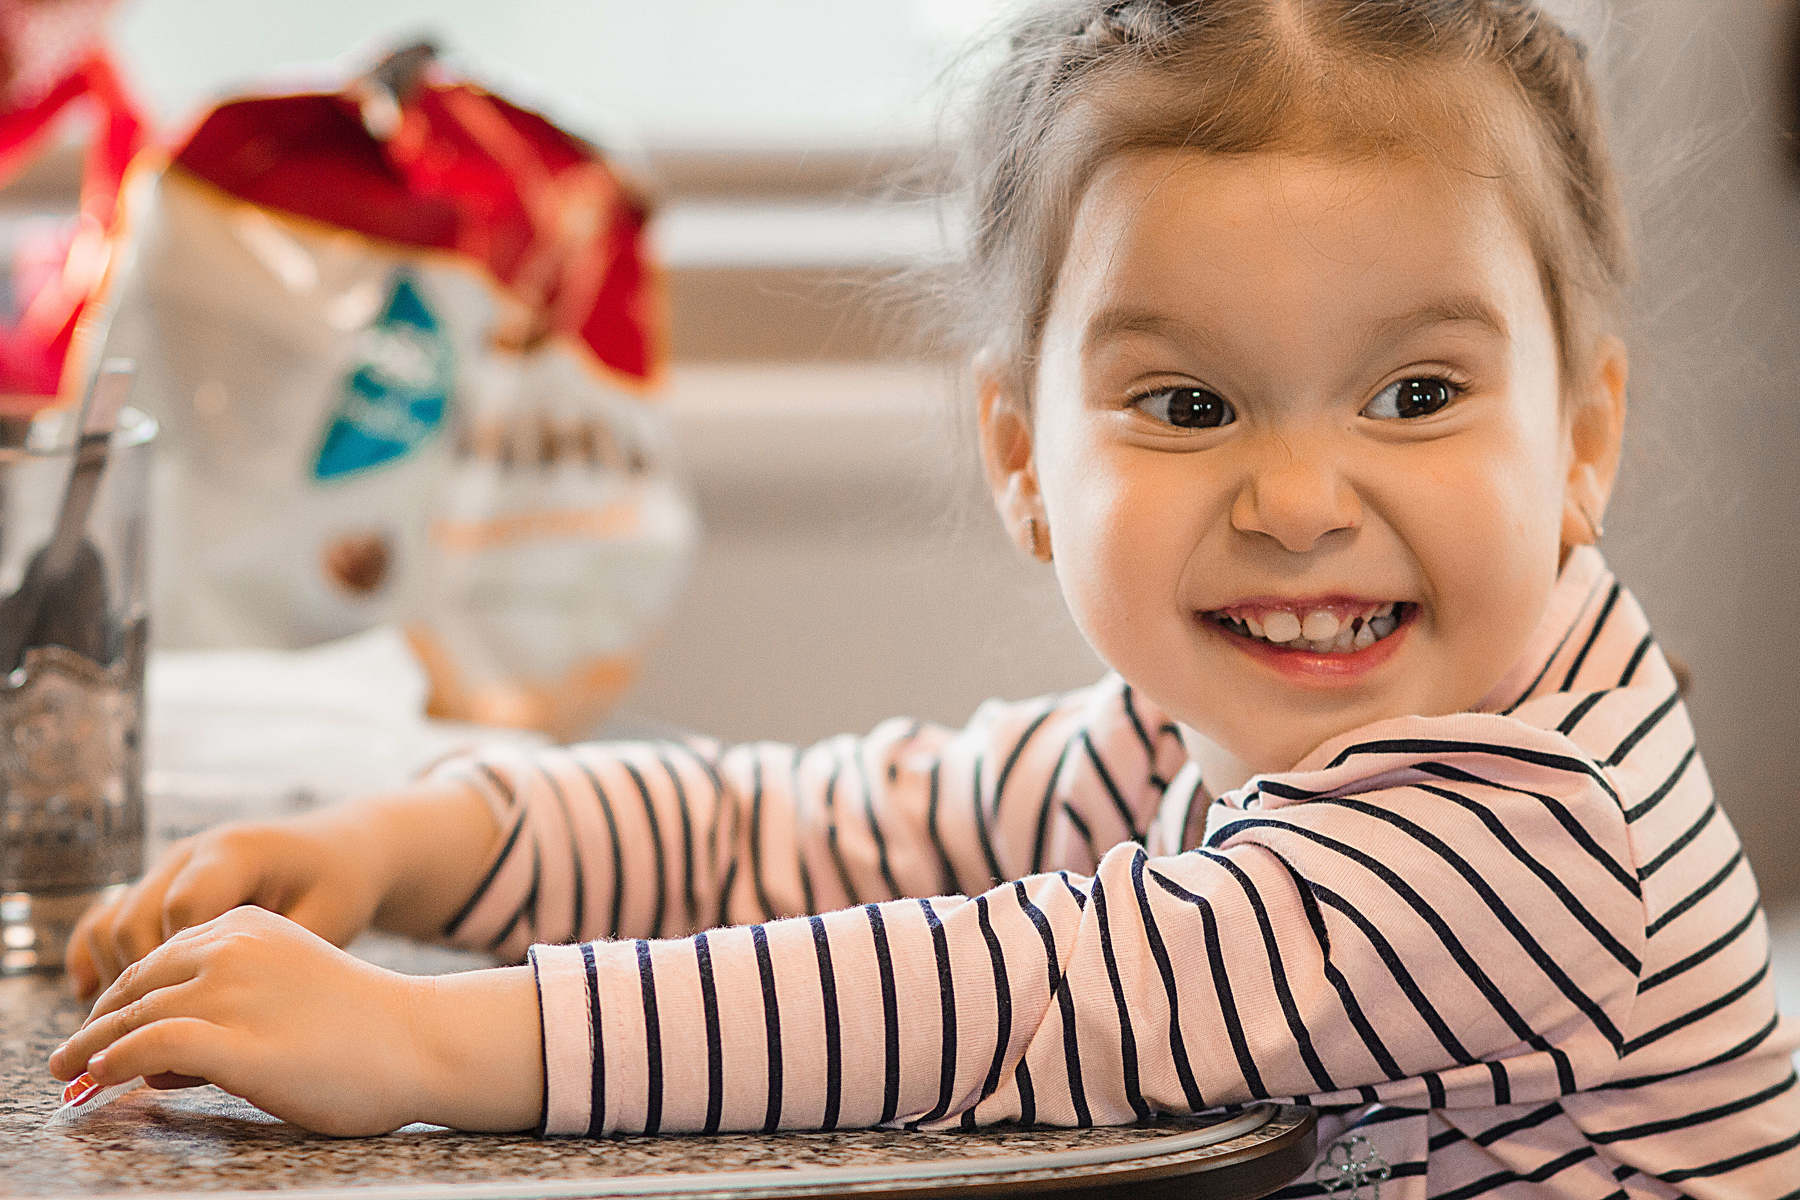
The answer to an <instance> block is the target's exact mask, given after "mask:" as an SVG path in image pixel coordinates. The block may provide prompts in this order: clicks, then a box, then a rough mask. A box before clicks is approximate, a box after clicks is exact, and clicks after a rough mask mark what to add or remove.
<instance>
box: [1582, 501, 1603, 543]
mask: <svg viewBox="0 0 1800 1200" xmlns="http://www.w3.org/2000/svg"><path fill="white" fill-rule="evenodd" d="M1577 511H1579V512H1580V513H1581V519H1582V520H1583V521H1584V522H1586V523H1587V528H1588V545H1590V546H1592V545H1594V544H1596V543H1598V542H1599V541H1600V539H1601V538H1603V537H1605V536H1606V526H1604V525H1602V524H1601V523H1600V522H1598V521H1596V520H1594V514H1593V513H1591V512H1589V511H1588V506H1587V505H1585V504H1583V505H1581V506H1580V507H1579V508H1578V509H1577Z"/></svg>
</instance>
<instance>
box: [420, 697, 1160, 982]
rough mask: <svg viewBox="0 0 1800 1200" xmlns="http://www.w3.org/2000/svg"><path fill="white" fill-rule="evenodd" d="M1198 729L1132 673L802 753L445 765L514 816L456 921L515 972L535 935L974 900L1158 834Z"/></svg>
mask: <svg viewBox="0 0 1800 1200" xmlns="http://www.w3.org/2000/svg"><path fill="white" fill-rule="evenodd" d="M1184 757H1185V756H1184V753H1183V751H1182V748H1181V743H1180V737H1179V734H1178V733H1177V732H1176V730H1175V728H1174V726H1173V725H1171V724H1169V723H1168V722H1167V721H1166V720H1165V719H1164V718H1163V717H1162V716H1161V715H1160V714H1159V713H1157V712H1156V711H1155V710H1154V709H1153V708H1151V707H1150V706H1148V705H1147V704H1145V703H1144V702H1143V701H1142V700H1141V699H1140V698H1138V697H1136V696H1135V695H1134V694H1133V692H1132V690H1131V689H1130V688H1129V687H1127V686H1125V685H1124V683H1123V682H1122V681H1120V680H1118V679H1117V678H1116V677H1115V678H1111V679H1108V680H1106V681H1103V682H1102V683H1100V684H1098V685H1096V686H1094V687H1091V688H1086V689H1082V690H1080V691H1077V692H1071V693H1067V694H1064V695H1058V696H1049V697H1044V698H1041V699H1038V700H1034V701H1027V702H1023V703H1017V704H1003V703H990V704H987V705H984V706H982V708H981V709H980V710H979V711H978V712H977V713H976V714H975V716H974V717H973V719H972V720H971V721H970V723H969V724H968V725H967V726H966V727H965V728H962V729H945V728H942V727H938V726H931V725H923V724H920V723H919V722H915V721H899V720H896V721H890V722H887V723H884V724H883V725H881V726H880V727H878V728H877V729H875V730H874V731H873V732H871V733H870V734H868V735H866V736H863V737H839V738H833V739H830V740H828V741H825V742H821V743H819V744H818V745H815V746H811V747H807V748H798V747H793V746H785V745H777V744H773V743H755V744H749V745H742V746H735V747H731V748H726V749H722V748H720V747H718V746H716V745H714V744H712V743H707V742H700V741H694V742H686V743H681V742H664V743H649V742H640V743H595V744H591V745H584V746H574V747H568V748H558V749H553V750H547V751H530V752H524V753H504V754H495V755H487V756H482V757H477V758H471V759H466V760H463V761H461V762H458V763H453V764H450V765H448V766H447V767H446V768H444V769H443V770H441V771H440V772H439V773H438V774H437V776H436V778H437V780H438V781H439V782H441V783H449V782H455V783H458V784H461V785H463V786H465V787H467V788H469V789H470V791H471V792H472V793H479V794H481V795H482V796H485V797H486V799H487V801H488V802H489V803H490V804H491V805H492V806H493V808H494V809H495V810H496V811H497V812H499V813H501V814H502V815H501V818H500V820H501V830H500V833H499V834H498V836H497V837H496V838H495V840H494V845H495V846H496V847H497V850H496V852H495V854H494V857H493V859H492V861H491V862H489V863H488V864H487V865H486V869H485V870H484V871H482V872H480V874H479V879H478V881H477V882H476V883H474V884H473V885H472V887H471V890H470V891H468V892H467V893H466V900H465V903H464V904H463V905H461V906H460V907H459V908H457V909H456V911H455V912H453V913H452V914H450V915H449V917H448V919H447V920H446V922H445V923H444V925H443V927H442V928H441V929H440V930H439V932H441V933H442V934H443V935H444V936H446V937H448V938H449V939H450V940H452V941H454V942H456V943H458V944H461V945H466V946H470V947H475V948H481V949H486V950H490V951H493V952H497V953H499V954H500V955H501V956H503V957H506V958H510V959H514V960H518V959H521V958H522V957H523V955H524V952H525V948H526V947H527V946H528V945H530V944H532V943H533V942H570V941H580V940H584V939H588V938H595V937H621V936H622V937H632V936H647V937H657V936H670V935H674V934H679V933H687V932H691V931H693V930H696V929H704V928H708V927H711V926H714V925H726V924H742V923H746V922H751V921H759V920H769V919H772V918H777V917H781V916H798V915H803V914H810V913H818V912H829V911H832V910H834V909H840V908H844V907H848V906H851V905H856V904H862V903H866V902H869V901H879V900H887V899H892V898H895V897H898V896H930V895H951V894H958V893H973V892H979V891H983V890H986V889H987V888H989V887H992V886H993V885H994V884H996V883H999V882H1001V881H1003V880H1007V879H1013V878H1019V877H1022V876H1025V875H1029V874H1032V873H1033V872H1036V871H1040V870H1043V869H1044V868H1045V867H1046V866H1047V865H1049V864H1051V863H1055V864H1057V865H1059V866H1067V867H1070V868H1072V869H1077V870H1090V869H1092V867H1093V866H1094V864H1095V863H1096V862H1098V859H1099V855H1100V852H1101V851H1102V850H1104V849H1105V848H1106V847H1109V846H1111V845H1113V844H1114V843H1116V842H1119V841H1121V840H1126V839H1131V838H1140V839H1141V838H1144V837H1146V836H1147V834H1148V832H1149V827H1150V823H1151V821H1152V817H1153V815H1154V814H1155V813H1156V812H1157V810H1158V807H1159V805H1161V803H1162V801H1163V798H1164V794H1165V790H1166V788H1167V786H1168V783H1169V779H1170V776H1172V775H1173V774H1174V773H1175V771H1176V770H1177V769H1178V768H1179V766H1180V764H1181V763H1182V762H1183V761H1184Z"/></svg>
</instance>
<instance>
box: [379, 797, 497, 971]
mask: <svg viewBox="0 0 1800 1200" xmlns="http://www.w3.org/2000/svg"><path fill="white" fill-rule="evenodd" d="M349 811H350V812H351V813H352V814H353V816H352V824H353V825H354V836H357V837H360V838H362V839H364V840H365V841H366V842H367V844H368V851H369V855H370V859H369V862H370V867H369V870H370V873H371V875H372V876H373V882H374V883H375V885H376V887H377V890H378V893H379V896H380V901H379V904H378V907H377V910H376V913H375V925H376V926H377V927H379V928H382V929H386V930H389V931H391V932H394V933H400V934H405V935H407V936H410V937H416V938H423V939H430V938H435V937H437V936H439V934H440V933H441V932H442V928H443V925H444V922H445V921H447V920H449V918H450V916H451V915H452V914H453V913H454V912H455V911H456V910H457V908H458V907H460V906H461V904H462V902H463V901H464V900H465V899H466V898H467V897H468V895H469V893H470V892H471V891H472V890H473V889H474V887H475V885H476V883H477V882H478V881H479V880H480V877H481V872H482V870H483V869H484V868H485V867H486V866H487V862H488V858H489V856H490V854H491V852H492V850H493V847H494V842H495V840H496V839H497V838H498V836H499V832H500V828H499V824H498V822H496V821H495V819H494V816H493V813H492V811H491V809H490V808H489V806H488V804H487V801H486V800H484V799H483V798H482V797H480V796H479V795H477V794H475V793H474V792H472V791H470V790H469V789H467V788H465V787H461V786H458V785H455V784H415V785H413V786H412V787H410V788H407V789H405V790H402V791H397V792H391V793H388V794H385V795H382V796H377V797H372V798H370V799H368V800H365V801H361V802H358V803H356V804H354V805H352V806H349Z"/></svg>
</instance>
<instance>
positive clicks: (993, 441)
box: [975, 353, 1044, 558]
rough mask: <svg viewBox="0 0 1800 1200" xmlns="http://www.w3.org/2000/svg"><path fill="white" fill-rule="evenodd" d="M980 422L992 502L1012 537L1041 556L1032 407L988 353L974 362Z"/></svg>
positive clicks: (1041, 518) (1041, 521)
mask: <svg viewBox="0 0 1800 1200" xmlns="http://www.w3.org/2000/svg"><path fill="white" fill-rule="evenodd" d="M975 380H976V387H977V389H978V390H977V396H978V403H979V405H980V408H979V413H980V421H981V463H982V466H983V468H985V470H986V472H987V481H988V489H989V491H991V492H992V493H993V496H994V507H995V508H996V509H998V510H999V513H1000V519H1001V520H1002V521H1004V522H1005V523H1006V531H1007V533H1009V534H1010V535H1011V536H1012V540H1013V541H1014V542H1015V543H1016V544H1017V545H1018V546H1019V547H1020V548H1021V549H1023V550H1024V551H1025V552H1026V553H1027V554H1030V555H1031V556H1033V557H1034V558H1040V557H1042V554H1041V552H1040V550H1039V547H1040V546H1041V545H1042V540H1043V537H1044V532H1043V528H1044V505H1043V500H1042V498H1041V497H1040V496H1039V494H1038V486H1037V468H1036V466H1035V465H1034V464H1033V462H1032V457H1031V454H1032V440H1031V412H1030V410H1029V408H1028V407H1027V406H1026V404H1025V400H1024V398H1023V397H1022V396H1020V395H1019V394H1018V391H1017V389H1016V387H1015V386H1014V385H1012V384H1010V383H1009V382H1008V381H1007V379H1006V377H1005V374H1004V373H1003V372H1002V370H1001V369H1000V367H999V365H998V364H997V362H996V361H995V359H994V358H993V356H991V355H989V354H985V353H984V354H983V355H981V356H980V357H979V358H977V359H976V362H975Z"/></svg>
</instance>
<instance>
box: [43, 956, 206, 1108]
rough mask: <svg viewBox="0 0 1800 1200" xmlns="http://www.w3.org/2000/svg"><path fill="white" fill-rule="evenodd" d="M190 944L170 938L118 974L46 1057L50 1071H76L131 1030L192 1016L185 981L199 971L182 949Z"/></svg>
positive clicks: (194, 960)
mask: <svg viewBox="0 0 1800 1200" xmlns="http://www.w3.org/2000/svg"><path fill="white" fill-rule="evenodd" d="M189 945H191V943H184V942H176V943H172V944H171V945H170V946H169V947H168V952H162V953H157V954H152V955H151V956H150V957H149V958H146V959H144V960H143V961H142V962H141V963H138V964H137V965H135V966H133V967H131V968H129V969H128V970H126V972H125V973H124V974H122V975H120V976H119V979H118V982H117V983H115V984H113V986H112V987H110V988H108V989H107V990H106V992H105V993H104V994H103V995H102V996H101V997H100V1000H99V1002H98V1003H97V1004H95V1005H94V1011H93V1013H92V1014H90V1015H89V1017H88V1019H87V1022H86V1023H85V1024H83V1025H82V1027H81V1028H80V1029H78V1030H76V1031H75V1032H74V1034H72V1035H71V1036H70V1038H69V1040H68V1041H67V1042H65V1043H63V1044H62V1045H61V1046H59V1047H58V1048H57V1050H56V1052H55V1053H54V1054H52V1055H51V1056H50V1071H51V1073H52V1074H53V1075H55V1076H56V1077H57V1078H58V1079H65V1078H70V1077H72V1076H75V1075H78V1074H80V1073H81V1071H82V1069H83V1068H84V1067H85V1066H86V1065H87V1063H88V1060H89V1059H90V1058H92V1057H93V1056H94V1055H95V1054H98V1053H99V1052H100V1051H102V1050H104V1049H106V1048H107V1047H108V1046H110V1045H112V1044H113V1043H114V1042H116V1041H118V1040H119V1039H120V1038H122V1037H124V1036H125V1035H127V1034H129V1033H131V1032H132V1031H133V1030H136V1029H140V1028H142V1027H144V1026H146V1025H149V1024H151V1023H152V1022H154V1021H159V1020H163V1019H165V1018H169V1017H176V1016H186V1015H190V1014H191V1013H192V1012H193V1004H192V1000H193V997H194V992H195V988H193V987H191V986H189V985H190V984H191V983H192V981H193V979H194V976H195V974H196V973H197V972H198V970H199V956H198V955H197V954H195V953H184V952H183V951H184V950H186V949H187V948H188V946H189ZM127 1078H129V1076H127Z"/></svg>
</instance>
